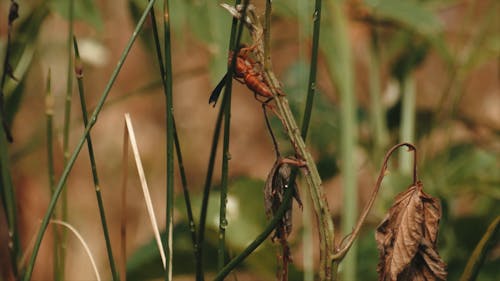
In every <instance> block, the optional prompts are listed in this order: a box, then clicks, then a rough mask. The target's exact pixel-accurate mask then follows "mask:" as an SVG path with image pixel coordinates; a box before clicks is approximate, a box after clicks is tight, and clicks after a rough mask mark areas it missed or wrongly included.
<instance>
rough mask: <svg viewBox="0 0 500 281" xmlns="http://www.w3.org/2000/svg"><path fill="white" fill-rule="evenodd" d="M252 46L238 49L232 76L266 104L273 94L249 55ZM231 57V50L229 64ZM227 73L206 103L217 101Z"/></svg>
mask: <svg viewBox="0 0 500 281" xmlns="http://www.w3.org/2000/svg"><path fill="white" fill-rule="evenodd" d="M254 48H255V47H243V48H241V49H240V50H239V52H238V55H237V56H236V64H235V69H234V74H233V77H234V79H236V81H238V82H240V83H241V84H245V85H246V86H247V88H248V89H250V90H251V91H252V92H253V93H254V95H255V99H256V100H258V101H260V102H261V103H263V104H266V103H268V102H269V101H271V100H272V99H273V94H272V93H271V89H270V88H269V86H268V84H267V83H266V82H265V81H264V77H263V75H262V71H260V70H259V65H258V63H257V62H255V61H254V60H253V59H252V58H251V57H250V52H252V50H253V49H254ZM232 58H233V54H232V52H231V53H230V54H229V59H228V64H231V62H232ZM227 75H228V73H226V74H225V75H224V77H222V79H221V80H220V82H219V83H218V84H217V86H216V87H215V89H214V90H213V92H212V94H211V95H210V98H209V99H208V103H210V104H212V103H213V106H215V104H216V103H217V100H218V98H219V95H220V93H221V91H222V88H224V86H225V84H226V83H225V81H226V78H227ZM261 98H264V99H261Z"/></svg>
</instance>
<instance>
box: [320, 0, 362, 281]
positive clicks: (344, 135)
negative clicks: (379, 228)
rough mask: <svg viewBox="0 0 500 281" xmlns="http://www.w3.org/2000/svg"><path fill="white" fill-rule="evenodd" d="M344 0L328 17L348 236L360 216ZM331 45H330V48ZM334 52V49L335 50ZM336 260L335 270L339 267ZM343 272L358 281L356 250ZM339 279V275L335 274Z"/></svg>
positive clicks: (331, 7) (335, 4) (332, 6)
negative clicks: (337, 105)
mask: <svg viewBox="0 0 500 281" xmlns="http://www.w3.org/2000/svg"><path fill="white" fill-rule="evenodd" d="M341 4H342V3H341V1H335V2H330V5H329V15H330V16H331V20H330V27H331V29H330V30H329V31H330V32H331V33H332V34H328V36H329V38H330V40H331V41H330V42H328V43H329V45H328V46H324V48H328V53H327V54H326V56H327V59H328V60H327V63H328V67H329V69H330V71H331V73H332V78H333V80H334V81H335V84H336V87H337V90H338V93H339V95H340V102H341V106H340V110H341V112H340V114H341V124H340V125H341V138H340V140H341V149H340V155H341V160H342V165H341V171H342V185H343V190H344V198H343V203H344V204H343V212H342V229H343V231H344V232H346V233H349V232H350V231H351V230H352V228H353V227H354V224H355V222H356V217H357V197H358V193H357V183H356V163H355V161H354V160H355V159H356V157H355V154H356V152H355V149H356V139H357V137H356V99H355V92H354V70H353V62H352V56H351V46H350V45H349V36H348V34H347V19H346V18H345V16H344V14H343V12H342V6H341ZM330 44H331V45H330ZM332 49H333V50H332ZM335 263H336V261H334V265H333V267H334V268H337V265H335ZM343 267H344V270H343V278H342V279H343V280H357V278H356V275H355V273H356V247H355V246H353V247H352V248H351V250H350V251H349V254H348V255H347V257H346V259H345V261H344V266H343ZM334 276H336V273H334Z"/></svg>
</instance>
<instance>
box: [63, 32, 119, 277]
mask: <svg viewBox="0 0 500 281" xmlns="http://www.w3.org/2000/svg"><path fill="white" fill-rule="evenodd" d="M73 43H74V48H75V56H76V62H75V73H76V78H77V82H78V94H79V95H80V105H81V108H82V118H83V124H84V126H85V127H86V126H87V124H88V123H89V120H88V116H87V104H86V102H85V90H84V87H83V65H82V63H81V60H80V53H79V51H78V45H77V43H76V39H75V38H73ZM87 149H88V152H89V158H90V167H91V168H92V179H93V181H94V189H95V195H96V198H97V206H98V208H99V215H100V217H101V225H102V231H103V233H104V240H105V241H106V251H107V253H108V260H109V266H110V267H111V274H112V276H113V280H120V277H119V275H118V271H117V270H116V266H115V259H114V258H113V249H112V248H111V239H110V237H109V231H108V223H107V222H106V213H105V211H104V203H103V201H102V195H101V185H100V184H99V176H98V175H97V164H96V161H95V157H94V147H93V146H92V138H91V137H90V133H89V134H87Z"/></svg>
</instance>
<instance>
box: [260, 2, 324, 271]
mask: <svg viewBox="0 0 500 281" xmlns="http://www.w3.org/2000/svg"><path fill="white" fill-rule="evenodd" d="M296 2H297V12H298V15H297V17H298V20H299V23H300V24H299V28H298V32H299V44H298V47H299V61H300V62H302V61H305V46H304V45H305V44H304V42H307V41H308V40H309V29H310V27H311V25H310V24H309V18H310V15H311V11H310V10H309V3H308V2H306V1H300V0H298V1H296ZM316 5H317V7H316V8H319V9H321V3H316ZM316 23H317V24H318V26H319V24H320V23H321V14H320V17H319V18H318V19H317V20H316ZM264 34H266V33H264ZM316 36H317V37H319V29H318V33H317V34H316ZM313 42H314V40H313ZM315 48H316V52H315V53H316V56H315V58H314V59H313V56H311V62H313V61H314V62H317V54H318V52H317V48H318V46H315V45H314V43H313V47H312V49H313V50H314V49H315ZM264 52H265V50H264ZM315 68H317V64H316V65H315ZM300 71H301V73H300V76H301V77H302V76H305V75H306V73H305V71H303V68H302V67H301V68H300ZM311 72H312V66H311V70H310V71H309V73H311ZM309 80H310V81H312V80H315V78H314V79H311V76H310V77H309ZM310 81H309V82H310ZM297 86H298V88H302V87H304V88H308V89H311V88H312V87H311V86H313V85H311V83H309V84H308V85H302V84H299V85H297ZM308 92H309V91H308ZM311 104H312V102H311ZM306 107H307V106H306ZM310 113H311V112H310ZM308 120H310V118H309V117H308V118H307V120H306V119H305V118H304V119H303V120H302V130H301V131H302V133H304V134H302V137H303V138H304V140H305V139H306V136H307V129H305V128H304V127H305V126H308V125H309V121H308ZM310 200H311V199H310V196H309V195H306V196H305V198H304V200H303V204H304V208H303V211H302V222H303V225H304V229H303V233H302V247H303V251H304V253H303V254H302V262H303V264H304V275H303V280H304V281H313V280H314V273H315V271H314V244H313V221H312V215H313V214H312V211H311V209H310V208H311V206H310Z"/></svg>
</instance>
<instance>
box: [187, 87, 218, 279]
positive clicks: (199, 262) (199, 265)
mask: <svg viewBox="0 0 500 281" xmlns="http://www.w3.org/2000/svg"><path fill="white" fill-rule="evenodd" d="M221 104H222V105H221V107H220V109H219V113H218V114H217V120H216V121H215V128H214V135H213V137H212V145H211V147H210V155H209V157H208V167H207V175H206V177H205V184H204V186H203V196H202V201H201V210H200V221H199V225H198V252H197V256H196V262H195V265H196V281H202V280H204V273H203V244H204V241H205V225H206V221H207V210H208V198H209V196H210V187H211V185H212V176H213V172H214V165H215V157H216V154H217V146H218V143H219V136H220V131H221V127H222V117H223V116H224V108H225V104H226V96H224V97H223V98H222V103H221Z"/></svg>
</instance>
